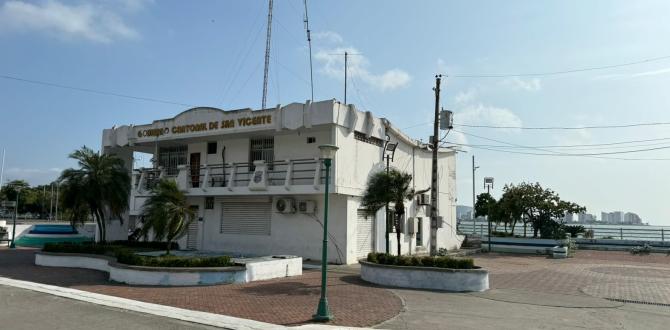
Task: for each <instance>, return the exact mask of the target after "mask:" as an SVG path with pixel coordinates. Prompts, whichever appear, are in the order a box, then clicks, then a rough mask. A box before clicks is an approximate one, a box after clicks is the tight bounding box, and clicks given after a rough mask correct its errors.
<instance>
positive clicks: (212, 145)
mask: <svg viewBox="0 0 670 330" xmlns="http://www.w3.org/2000/svg"><path fill="white" fill-rule="evenodd" d="M207 154H208V155H214V154H216V142H207Z"/></svg>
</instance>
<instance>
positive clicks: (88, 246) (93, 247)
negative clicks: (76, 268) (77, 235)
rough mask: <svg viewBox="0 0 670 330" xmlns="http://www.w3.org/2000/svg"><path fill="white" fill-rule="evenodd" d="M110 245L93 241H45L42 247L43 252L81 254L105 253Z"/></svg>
mask: <svg viewBox="0 0 670 330" xmlns="http://www.w3.org/2000/svg"><path fill="white" fill-rule="evenodd" d="M109 250H110V246H108V245H104V244H95V243H86V242H84V243H72V242H64V243H46V244H44V247H43V248H42V251H44V252H56V253H82V254H106V253H107V252H108V251H109Z"/></svg>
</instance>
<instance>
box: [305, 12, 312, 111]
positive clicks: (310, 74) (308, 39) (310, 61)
mask: <svg viewBox="0 0 670 330" xmlns="http://www.w3.org/2000/svg"><path fill="white" fill-rule="evenodd" d="M304 3H305V21H304V22H305V30H306V31H307V44H308V45H309V87H310V88H311V90H312V102H314V75H313V73H312V36H311V33H310V32H311V31H310V30H309V16H307V0H304Z"/></svg>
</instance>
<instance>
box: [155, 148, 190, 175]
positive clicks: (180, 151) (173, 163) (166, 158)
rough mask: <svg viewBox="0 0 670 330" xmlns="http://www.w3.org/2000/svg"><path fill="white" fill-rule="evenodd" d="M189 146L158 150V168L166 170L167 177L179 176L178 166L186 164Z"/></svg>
mask: <svg viewBox="0 0 670 330" xmlns="http://www.w3.org/2000/svg"><path fill="white" fill-rule="evenodd" d="M187 149H188V147H187V146H174V147H160V148H159V149H158V166H161V167H163V168H164V169H165V171H166V173H167V175H177V174H178V172H179V169H177V166H179V165H185V164H186V151H187Z"/></svg>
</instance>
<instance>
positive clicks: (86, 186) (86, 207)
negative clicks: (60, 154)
mask: <svg viewBox="0 0 670 330" xmlns="http://www.w3.org/2000/svg"><path fill="white" fill-rule="evenodd" d="M69 157H70V158H72V159H75V160H77V162H78V165H79V168H78V169H74V168H69V169H66V170H64V171H63V173H61V176H60V178H59V180H60V182H61V190H62V194H61V198H62V200H63V203H64V205H65V206H66V207H67V208H69V209H72V210H75V211H74V212H73V215H72V217H73V218H71V221H84V219H83V218H79V217H81V216H82V214H83V213H85V212H88V213H90V214H91V216H92V217H93V219H95V221H96V223H97V224H98V234H99V235H100V241H101V242H105V241H106V229H107V227H106V225H107V221H108V220H111V219H112V217H117V218H118V219H119V220H120V221H121V223H123V217H122V214H123V213H124V212H125V211H126V210H127V209H128V200H129V199H130V175H129V174H128V169H127V168H126V167H125V164H124V162H123V160H122V159H120V158H118V157H116V156H115V155H111V154H102V155H101V154H98V153H97V152H95V151H93V150H92V149H89V148H87V147H86V146H84V147H82V148H81V149H79V150H76V151H74V152H73V153H72V154H70V156H69Z"/></svg>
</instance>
